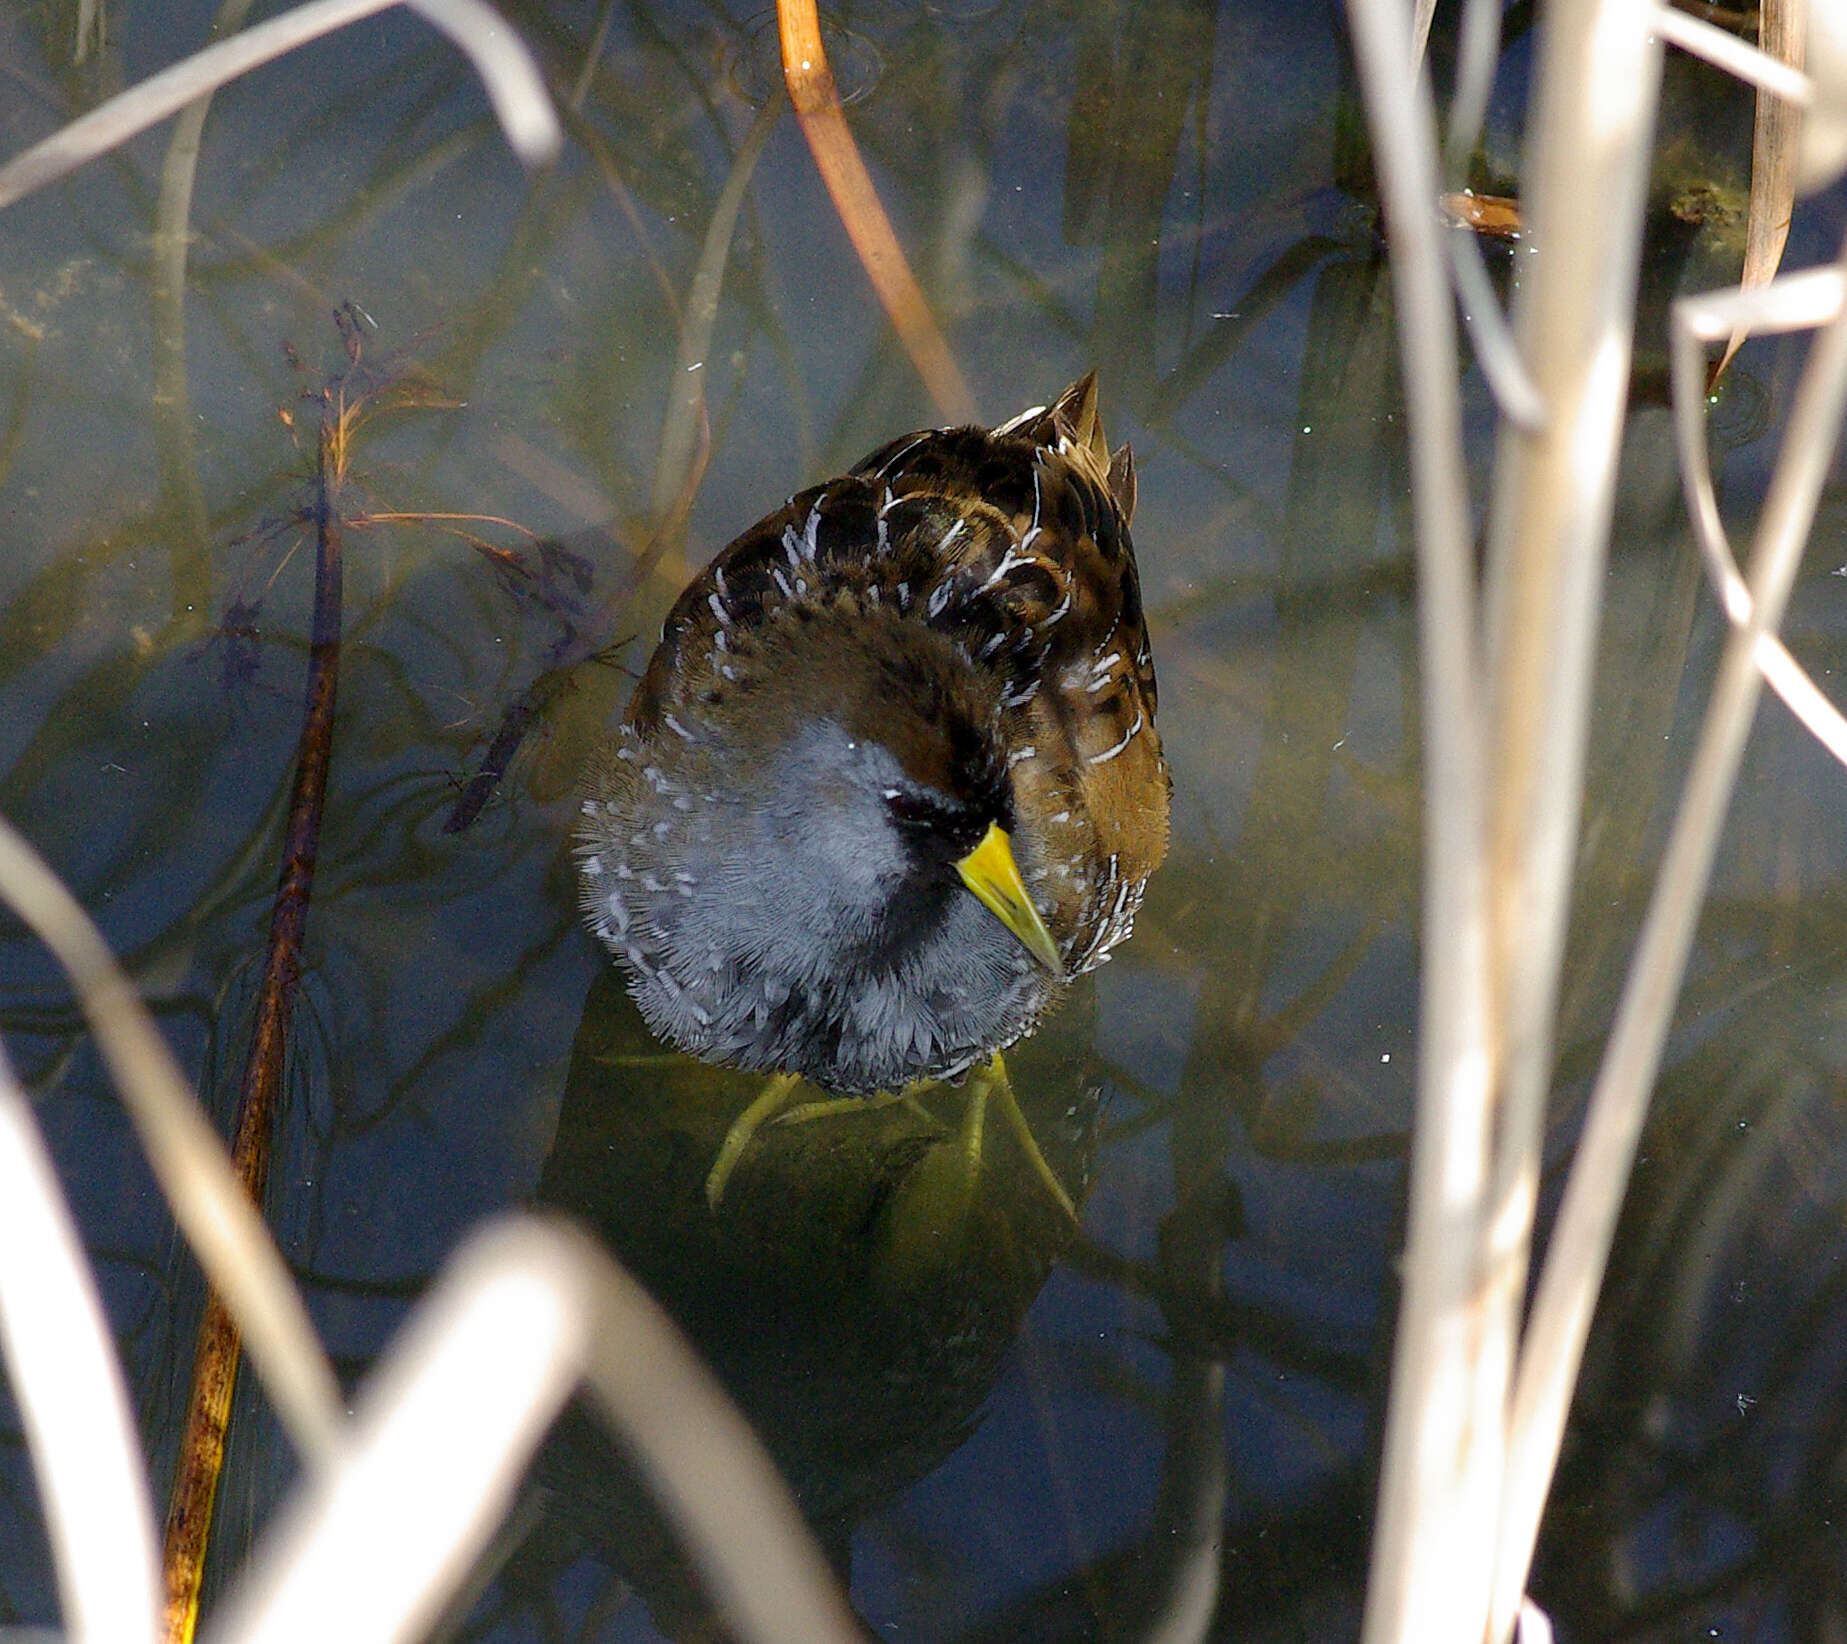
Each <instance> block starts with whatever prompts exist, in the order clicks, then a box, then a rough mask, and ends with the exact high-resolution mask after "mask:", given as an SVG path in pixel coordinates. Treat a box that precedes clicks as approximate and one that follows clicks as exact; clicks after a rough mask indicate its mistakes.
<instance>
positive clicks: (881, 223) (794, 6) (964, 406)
mask: <svg viewBox="0 0 1847 1644" xmlns="http://www.w3.org/2000/svg"><path fill="white" fill-rule="evenodd" d="M776 15H777V19H778V22H779V24H780V27H781V34H782V72H783V79H784V81H785V82H786V83H787V85H788V87H789V101H790V102H792V103H793V104H794V105H795V116H796V118H797V119H798V120H800V121H801V123H802V135H803V136H804V137H806V138H807V139H808V147H809V150H810V152H812V153H813V155H814V163H815V165H816V167H817V168H818V169H819V170H820V173H821V180H822V181H823V182H825V183H826V184H827V192H828V193H829V194H830V195H831V196H832V197H833V201H834V209H835V210H836V211H837V212H839V214H840V221H841V224H842V226H843V227H844V228H845V229H846V231H847V238H848V239H850V240H851V241H852V242H853V249H854V250H855V251H856V252H858V253H859V260H860V262H861V263H862V264H863V265H864V266H865V270H866V277H867V278H868V279H870V280H871V281H872V289H873V290H874V291H876V292H877V293H878V298H879V301H880V302H881V303H882V304H884V306H885V312H886V313H887V314H888V315H889V316H890V317H891V323H892V326H893V327H894V328H895V329H896V331H897V333H898V340H899V341H900V342H902V343H903V344H904V348H905V352H906V353H908V354H909V355H910V356H911V363H912V364H914V365H915V366H916V367H917V374H918V375H919V376H920V377H922V378H923V381H924V387H925V388H927V389H928V390H929V392H930V398H931V399H933V400H934V401H935V402H936V408H937V410H938V411H939V412H940V413H941V414H942V415H943V417H944V418H945V419H947V420H948V421H950V422H957V423H961V422H973V421H974V420H975V397H974V395H973V394H971V393H970V392H969V388H968V384H967V382H965V381H964V380H963V377H962V371H961V368H960V367H959V366H958V365H957V364H956V362H955V356H954V355H953V354H951V353H950V352H949V344H948V343H947V342H946V341H944V339H943V333H942V331H941V330H940V329H939V328H938V326H937V323H936V317H935V316H934V315H933V314H932V313H931V312H930V305H929V304H928V303H927V302H926V301H925V300H924V294H923V291H922V289H921V288H920V287H919V286H918V284H917V280H916V278H915V276H914V275H913V274H912V273H911V265H910V264H909V263H908V262H906V261H905V257H904V251H903V248H902V247H901V246H900V245H899V244H898V236H897V234H896V233H895V232H894V231H893V229H892V226H891V219H890V218H889V217H887V216H886V215H885V207H884V206H883V205H881V204H880V203H879V193H878V190H877V189H876V188H875V187H873V183H872V176H871V173H869V172H868V171H867V170H866V162H865V161H864V160H863V159H861V158H860V153H859V145H858V144H857V143H855V142H854V141H853V131H852V128H851V127H850V126H848V124H847V117H846V113H845V111H844V110H842V108H841V106H840V93H839V92H838V91H837V90H836V89H835V87H834V75H833V71H832V70H831V69H830V68H829V67H828V66H827V53H826V51H825V50H824V49H823V47H822V45H821V20H820V18H819V17H818V16H817V15H816V14H815V6H814V0H777V5H776Z"/></svg>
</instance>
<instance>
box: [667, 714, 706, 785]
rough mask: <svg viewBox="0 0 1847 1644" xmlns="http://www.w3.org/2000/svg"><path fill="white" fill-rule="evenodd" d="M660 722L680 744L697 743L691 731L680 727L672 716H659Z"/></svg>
mask: <svg viewBox="0 0 1847 1644" xmlns="http://www.w3.org/2000/svg"><path fill="white" fill-rule="evenodd" d="M661 721H662V723H663V724H665V725H666V727H667V729H668V730H670V731H672V732H673V734H674V735H675V736H677V737H678V738H679V739H680V740H681V741H682V742H697V741H698V740H699V739H698V738H697V737H696V736H694V735H693V733H692V732H691V731H689V730H688V729H687V728H686V727H685V726H684V725H682V724H681V723H680V722H679V720H677V719H675V718H674V717H673V715H672V714H663V715H661ZM662 791H663V792H664V791H665V790H664V789H663V790H662Z"/></svg>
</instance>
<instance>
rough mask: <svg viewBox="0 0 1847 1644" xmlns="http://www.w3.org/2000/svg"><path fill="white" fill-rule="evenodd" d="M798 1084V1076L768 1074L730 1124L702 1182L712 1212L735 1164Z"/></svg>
mask: <svg viewBox="0 0 1847 1644" xmlns="http://www.w3.org/2000/svg"><path fill="white" fill-rule="evenodd" d="M801 1082H802V1079H801V1075H800V1074H799V1073H773V1074H771V1075H770V1077H769V1078H768V1079H767V1080H766V1081H765V1082H764V1086H763V1094H762V1095H760V1096H759V1097H758V1098H757V1099H756V1100H755V1101H754V1102H752V1103H751V1104H750V1106H749V1107H747V1108H745V1109H744V1111H743V1112H742V1113H740V1114H739V1115H738V1116H737V1118H736V1119H735V1120H734V1121H733V1122H732V1125H731V1128H730V1129H729V1130H728V1131H726V1132H725V1139H724V1142H723V1143H722V1144H721V1146H720V1147H719V1149H718V1157H717V1158H716V1159H714V1160H713V1161H712V1168H711V1170H710V1171H709V1172H708V1173H707V1175H706V1179H705V1202H706V1203H707V1204H708V1205H710V1206H711V1207H712V1209H714V1210H716V1209H717V1208H718V1206H719V1203H720V1202H721V1201H722V1200H723V1198H724V1196H725V1185H726V1183H728V1182H729V1181H730V1180H731V1173H732V1172H733V1171H734V1170H736V1169H737V1167H738V1161H739V1160H740V1159H742V1158H743V1157H744V1154H745V1152H746V1151H747V1150H748V1149H749V1147H750V1144H751V1143H752V1142H754V1141H755V1140H756V1139H757V1132H758V1131H759V1130H761V1129H762V1128H763V1127H764V1126H765V1125H766V1124H769V1123H770V1122H771V1121H772V1120H774V1119H775V1118H776V1117H777V1115H778V1114H780V1113H782V1112H783V1111H785V1110H786V1109H787V1108H788V1106H789V1104H790V1102H792V1101H793V1100H794V1099H795V1093H796V1091H797V1090H798V1089H799V1088H800V1086H801ZM815 1105H819V1104H815ZM798 1111H799V1110H798Z"/></svg>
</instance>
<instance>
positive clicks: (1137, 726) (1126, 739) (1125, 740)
mask: <svg viewBox="0 0 1847 1644" xmlns="http://www.w3.org/2000/svg"><path fill="white" fill-rule="evenodd" d="M1141 728H1142V711H1141V709H1140V708H1137V709H1136V710H1135V719H1134V722H1133V723H1132V724H1131V725H1130V726H1129V728H1128V729H1127V730H1126V731H1124V732H1123V733H1122V740H1121V741H1120V742H1118V743H1116V744H1114V745H1113V746H1112V747H1108V748H1105V749H1104V750H1103V752H1102V753H1100V754H1092V755H1091V756H1090V757H1089V758H1088V759H1087V760H1085V761H1084V763H1085V764H1087V765H1107V764H1108V763H1109V762H1110V761H1111V760H1112V759H1114V758H1115V757H1116V755H1117V754H1119V753H1121V752H1122V750H1123V749H1124V748H1126V747H1128V745H1129V744H1130V743H1131V742H1133V741H1134V740H1135V738H1136V736H1137V735H1138V734H1139V733H1140V731H1141Z"/></svg>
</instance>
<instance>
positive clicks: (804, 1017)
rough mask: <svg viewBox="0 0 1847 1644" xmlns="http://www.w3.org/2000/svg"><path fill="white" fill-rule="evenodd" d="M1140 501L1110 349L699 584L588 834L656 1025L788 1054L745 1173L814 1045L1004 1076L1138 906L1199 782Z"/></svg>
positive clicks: (940, 438)
mask: <svg viewBox="0 0 1847 1644" xmlns="http://www.w3.org/2000/svg"><path fill="white" fill-rule="evenodd" d="M1134 507H1135V471H1134V464H1133V459H1132V457H1131V455H1130V452H1129V448H1128V447H1127V446H1126V445H1125V446H1123V447H1121V448H1120V449H1118V450H1117V451H1116V452H1115V453H1114V454H1112V453H1111V452H1110V450H1109V447H1108V445H1107V443H1106V441H1105V439H1104V434H1103V427H1102V423H1101V420H1100V418H1099V416H1098V412H1097V385H1096V376H1095V373H1094V372H1093V373H1092V374H1091V375H1089V376H1087V377H1085V378H1083V379H1082V380H1081V381H1079V382H1077V383H1074V384H1073V385H1072V386H1071V387H1070V388H1068V389H1066V390H1065V392H1064V393H1063V394H1061V395H1060V396H1059V397H1058V399H1057V400H1056V401H1055V402H1054V403H1053V404H1052V405H1050V406H1049V407H1035V408H1033V409H1032V410H1030V411H1026V412H1023V413H1022V414H1021V415H1019V416H1017V417H1015V418H1014V419H1013V420H1012V421H1010V422H1007V423H1004V424H1002V425H1001V426H1000V427H998V428H994V429H985V428H978V427H966V428H950V429H942V430H937V431H926V432H922V433H915V434H907V435H905V436H904V437H902V438H900V439H897V440H894V441H892V442H891V443H890V444H888V445H886V446H884V447H882V448H881V449H880V450H878V451H875V452H873V453H872V455H871V456H869V457H867V458H866V459H865V460H864V461H863V462H861V463H860V464H859V465H858V466H857V467H855V468H854V469H853V470H852V471H851V472H850V473H848V474H845V475H843V476H841V477H840V478H839V479H834V480H830V481H828V482H827V483H826V484H825V485H821V486H817V487H815V488H814V489H812V490H808V491H804V492H802V493H801V494H800V495H798V496H796V497H793V498H791V499H790V501H789V502H788V503H786V504H785V505H784V506H783V507H782V508H780V509H778V510H777V511H776V512H775V513H773V514H771V515H770V516H769V517H768V518H766V519H764V520H762V521H760V522H759V523H758V524H756V525H754V526H752V527H751V528H750V529H749V530H748V531H746V532H744V534H743V535H742V536H740V537H738V538H737V539H736V540H735V541H734V542H732V543H731V544H730V546H728V547H727V548H725V549H724V550H723V551H722V552H721V553H720V554H719V555H718V556H717V557H716V558H715V559H714V560H713V561H712V562H711V564H710V565H708V566H707V567H706V569H705V570H704V571H703V572H702V573H701V574H700V575H699V576H698V577H697V578H696V579H695V580H694V581H693V582H692V584H691V585H690V586H689V587H688V588H687V589H686V591H685V592H684V593H683V594H682V595H681V596H680V598H679V600H678V601H677V602H676V603H675V605H674V607H673V609H672V611H671V612H670V613H669V615H668V617H667V620H666V623H665V625H664V627H663V631H662V636H661V642H660V645H659V647H658V649H656V651H655V652H654V655H653V658H652V659H651V661H650V662H649V664H648V667H647V670H646V672H645V673H644V674H643V676H642V678H641V681H640V683H639V684H638V686H637V687H636V690H635V694H634V698H633V700H632V701H631V702H630V704H629V707H628V711H627V713H626V714H625V716H624V718H623V721H622V724H621V727H620V730H619V732H618V733H617V735H616V737H615V738H614V739H613V740H612V742H611V743H610V745H609V746H607V747H606V748H604V749H603V750H601V751H600V752H599V754H598V755H597V756H596V757H595V758H594V759H593V760H592V763H591V766H590V769H589V773H588V776H587V778H586V791H587V796H586V797H585V799H584V801H583V805H582V813H583V814H582V820H581V823H580V825H579V827H578V830H577V851H578V866H579V870H580V875H581V884H582V892H583V904H584V909H585V912H586V915H587V917H588V919H589V922H590V925H591V928H592V929H593V930H594V931H595V932H596V934H597V936H599V937H600V938H601V939H602V940H603V942H604V943H606V944H607V945H608V947H609V948H610V949H611V951H612V952H613V953H614V954H615V956H616V959H617V961H618V962H619V963H620V964H621V965H622V966H623V967H624V969H625V970H626V972H627V979H628V985H629V988H630V991H631V992H632V993H633V994H634V997H635V999H636V1000H637V1002H638V1003H639V1005H640V1007H641V1011H642V1014H643V1015H644V1017H645V1018H646V1019H647V1022H648V1024H649V1026H650V1027H651V1028H652V1029H653V1031H654V1032H655V1033H656V1034H657V1035H658V1036H660V1037H661V1038H663V1039H665V1040H668V1041H669V1042H671V1043H672V1044H674V1045H676V1046H678V1047H679V1048H681V1049H683V1050H686V1051H690V1052H691V1053H692V1054H693V1055H695V1056H698V1057H701V1058H703V1059H705V1060H707V1061H710V1062H716V1063H722V1064H726V1065H730V1066H735V1067H742V1068H751V1069H759V1070H762V1071H765V1072H768V1073H771V1074H775V1075H778V1076H779V1077H778V1078H775V1079H772V1080H771V1081H770V1083H769V1085H768V1086H767V1087H766V1090H765V1094H764V1096H763V1097H761V1098H760V1099H759V1100H758V1101H757V1102H756V1103H753V1104H752V1107H751V1109H750V1110H749V1111H748V1112H747V1113H746V1115H745V1117H744V1118H742V1119H740V1120H739V1121H738V1124H737V1125H736V1126H734V1128H733V1134H732V1136H731V1137H730V1138H729V1139H728V1140H727V1143H726V1147H725V1150H724V1152H723V1154H721V1162H720V1164H718V1165H715V1166H714V1171H713V1179H712V1181H711V1182H710V1183H709V1184H708V1188H709V1196H710V1197H711V1199H712V1201H713V1203H714V1205H716V1203H717V1200H718V1196H719V1194H720V1193H721V1192H722V1190H723V1184H724V1178H725V1176H726V1175H728V1173H729V1169H730V1167H731V1165H732V1164H735V1162H736V1159H737V1157H738V1155H739V1154H740V1153H741V1152H742V1150H743V1148H744V1146H745V1145H746V1144H747V1143H748V1141H749V1139H750V1136H751V1135H752V1134H754V1132H755V1130H756V1129H757V1127H758V1126H759V1125H761V1124H762V1123H764V1122H766V1121H767V1120H768V1119H769V1118H770V1117H772V1116H773V1115H774V1114H775V1113H776V1112H777V1111H778V1110H779V1109H781V1108H783V1107H785V1106H787V1105H788V1103H789V1102H790V1100H791V1099H792V1092H793V1090H794V1087H795V1085H796V1083H797V1081H798V1079H800V1078H806V1079H807V1080H809V1081H810V1082H811V1083H813V1084H815V1085H818V1086H820V1087H821V1088H822V1089H823V1090H825V1091H828V1092H832V1093H834V1094H835V1095H836V1096H841V1097H858V1096H870V1095H873V1094H875V1093H887V1094H897V1093H901V1092H903V1091H904V1090H905V1089H906V1087H908V1086H912V1085H914V1084H915V1083H916V1082H918V1081H922V1080H927V1079H955V1078H957V1077H959V1076H960V1075H962V1074H964V1073H966V1072H968V1071H969V1070H970V1069H971V1068H975V1067H976V1066H977V1064H980V1063H984V1062H986V1063H988V1064H989V1066H988V1067H987V1068H986V1069H983V1070H981V1071H982V1073H983V1075H984V1082H981V1084H982V1088H983V1089H986V1088H989V1085H990V1084H991V1081H992V1079H993V1078H994V1076H995V1074H996V1072H997V1070H998V1069H999V1062H998V1058H997V1054H996V1053H997V1052H998V1051H999V1050H1000V1049H1001V1048H1002V1047H1004V1046H1006V1045H1008V1044H1011V1043H1012V1042H1013V1041H1015V1040H1016V1039H1018V1038H1019V1037H1020V1036H1021V1035H1022V1034H1025V1033H1026V1032H1028V1031H1029V1030H1030V1029H1031V1028H1032V1027H1033V1026H1034V1025H1035V1024H1036V1023H1037V1022H1038V1020H1039V1019H1040V1017H1041V1016H1042V1015H1043V1014H1044V1013H1045V1011H1046V1010H1047V1009H1048V1008H1049V1007H1050V1006H1051V1005H1052V1004H1054V1003H1055V1002H1056V1001H1057V999H1058V998H1059V996H1060V995H1061V994H1062V992H1063V991H1064V989H1065V988H1066V986H1067V985H1068V983H1069V981H1070V979H1071V978H1072V977H1074V976H1077V975H1079V974H1081V973H1082V972H1084V971H1087V970H1090V969H1091V968H1092V967H1094V966H1096V965H1099V964H1101V963H1102V962H1103V961H1104V960H1105V959H1106V958H1107V957H1108V956H1109V951H1110V949H1111V948H1112V947H1114V946H1115V945H1116V944H1117V943H1118V942H1120V941H1121V940H1122V939H1123V938H1124V937H1126V936H1127V935H1128V934H1129V931H1130V927H1131V925H1132V924H1133V921H1134V918H1135V912H1136V909H1137V907H1138V906H1139V905H1140V903H1141V899H1142V889H1143V886H1144V885H1145V884H1146V882H1147V879H1148V876H1149V875H1150V874H1151V873H1152V872H1153V871H1154V869H1155V868H1156V867H1157V866H1158V865H1159V864H1160V861H1161V859H1162V857H1163V856H1164V855H1165V854H1166V850H1167V812H1168V787H1169V784H1168V775H1167V766H1166V762H1165V760H1164V759H1163V757H1162V753H1161V743H1160V738H1159V736H1158V734H1157V732H1156V730H1155V680H1154V665H1153V661H1152V659H1151V657H1150V655H1149V650H1148V638H1147V633H1146V631H1145V629H1144V626H1143V620H1142V604H1141V592H1140V586H1139V580H1138V577H1137V574H1136V566H1135V552H1134V548H1133V545H1132V544H1131V541H1130V537H1129V519H1130V516H1131V514H1132V513H1133V512H1134ZM1002 1089H1003V1093H1004V1078H1003V1080H1002ZM825 1105H828V1106H832V1105H834V1104H831V1103H830V1104H825ZM1007 1107H1008V1109H1009V1111H1010V1114H1011V1116H1012V1117H1014V1118H1015V1119H1016V1120H1017V1112H1018V1110H1017V1108H1014V1107H1013V1105H1012V1103H1011V1100H1010V1098H1009V1100H1008V1102H1007ZM1023 1139H1024V1140H1025V1141H1026V1142H1027V1144H1028V1145H1029V1147H1030V1146H1031V1139H1030V1136H1027V1137H1025V1138H1023ZM1033 1152H1034V1154H1035V1156H1036V1153H1037V1150H1036V1148H1033ZM1042 1174H1045V1175H1048V1176H1049V1172H1042ZM1048 1185H1050V1186H1051V1187H1052V1188H1053V1189H1054V1191H1056V1192H1058V1194H1059V1197H1060V1198H1061V1200H1063V1194H1062V1190H1061V1189H1058V1188H1057V1184H1056V1182H1055V1181H1053V1182H1050V1183H1049V1184H1048ZM1063 1202H1064V1203H1065V1205H1066V1208H1067V1209H1068V1208H1069V1203H1068V1200H1065V1201H1063Z"/></svg>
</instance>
